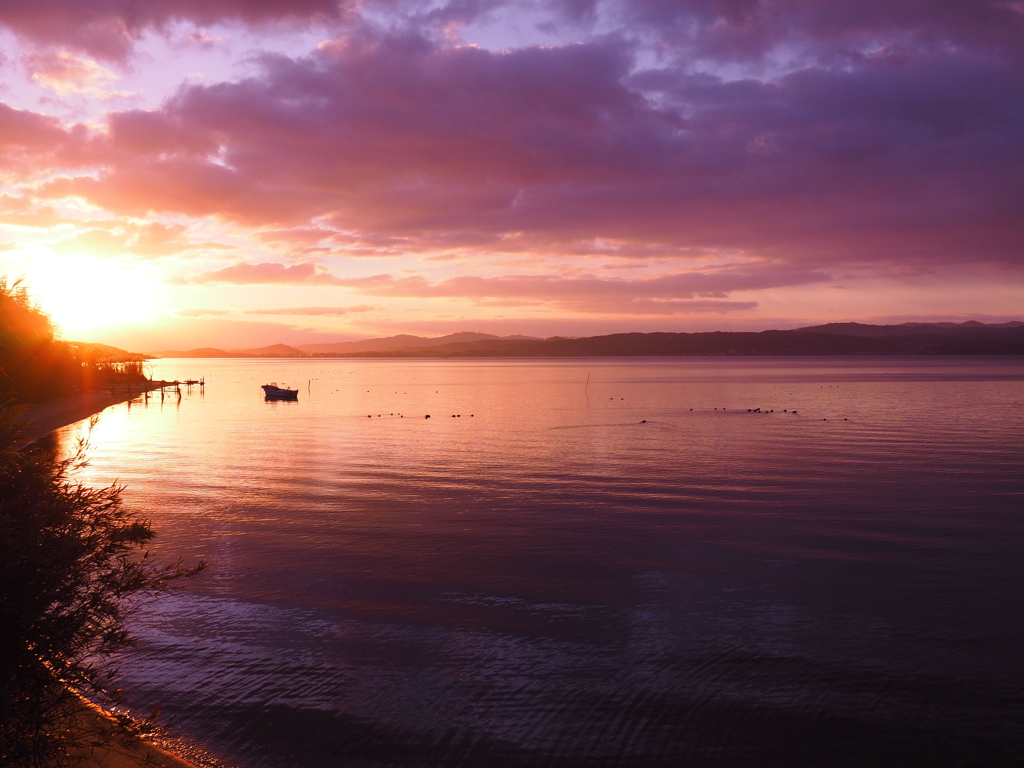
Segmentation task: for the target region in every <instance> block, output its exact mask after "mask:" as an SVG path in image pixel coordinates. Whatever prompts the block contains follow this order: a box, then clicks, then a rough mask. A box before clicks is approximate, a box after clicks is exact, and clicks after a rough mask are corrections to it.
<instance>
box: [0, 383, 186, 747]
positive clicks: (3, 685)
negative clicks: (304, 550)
mask: <svg viewBox="0 0 1024 768" xmlns="http://www.w3.org/2000/svg"><path fill="white" fill-rule="evenodd" d="M23 430H24V423H23V421H22V418H21V414H20V412H19V410H18V409H17V408H16V407H14V406H12V404H11V403H10V402H9V401H8V402H0V764H3V765H27V766H35V765H39V766H42V765H54V764H56V763H59V758H60V756H61V755H64V754H67V752H68V750H69V749H71V748H73V747H74V746H75V745H74V743H73V742H74V731H73V730H69V729H68V724H69V721H70V718H71V717H72V715H73V712H74V711H75V710H76V709H77V699H76V698H75V696H74V694H73V692H74V691H81V692H86V693H89V692H92V693H97V694H101V693H102V691H103V687H104V686H103V683H104V680H103V678H102V675H101V672H102V670H103V666H102V661H103V659H104V658H105V657H107V656H109V655H110V654H111V653H113V652H114V651H116V650H119V649H122V648H124V647H125V646H126V645H128V644H129V642H130V637H129V635H128V632H127V630H126V628H125V619H126V617H127V616H128V614H129V613H130V612H131V610H132V609H133V608H134V607H135V606H137V605H138V604H139V602H140V600H141V599H144V598H146V597H150V596H153V595H155V594H158V593H160V592H162V591H164V590H165V589H166V588H167V587H168V586H169V585H170V584H171V583H172V582H175V581H178V580H180V579H182V578H184V577H187V576H190V575H192V574H194V573H197V572H198V571H199V570H201V569H202V568H203V567H204V563H200V564H199V565H198V566H196V567H192V568H189V567H186V566H184V565H183V564H182V563H181V561H179V562H177V563H174V564H171V565H167V566H161V565H158V564H156V563H154V561H153V560H152V559H150V556H149V553H148V552H145V551H144V549H143V548H144V547H145V545H146V544H147V543H148V542H149V541H150V540H151V539H152V538H153V536H154V533H153V530H152V528H151V527H150V525H149V523H148V522H145V521H142V520H139V519H137V518H136V517H134V516H133V515H132V514H131V513H129V512H127V511H126V510H125V509H124V507H123V505H122V500H121V493H122V487H121V486H118V485H112V486H109V487H105V488H90V487H87V486H85V485H82V484H80V483H77V482H75V481H74V480H73V479H72V473H73V472H74V470H76V469H77V468H79V467H81V466H82V465H83V463H84V459H83V456H84V451H85V446H84V444H82V443H80V444H79V446H78V449H77V451H75V452H74V455H72V456H71V457H69V458H60V457H58V456H57V455H56V452H55V451H53V450H47V449H46V448H44V447H29V448H19V445H21V444H23V442H24V431H23Z"/></svg>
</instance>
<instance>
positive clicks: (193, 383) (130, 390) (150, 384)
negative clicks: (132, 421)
mask: <svg viewBox="0 0 1024 768" xmlns="http://www.w3.org/2000/svg"><path fill="white" fill-rule="evenodd" d="M182 387H184V388H185V390H186V391H187V392H191V391H192V389H193V387H199V391H200V392H203V393H205V392H206V377H205V376H203V377H202V378H199V379H185V380H184V381H180V380H179V379H175V380H174V381H163V380H160V381H149V380H146V381H142V382H139V381H136V382H132V381H123V382H117V381H112V382H111V383H110V394H112V395H115V394H118V393H121V392H126V393H127V394H128V395H133V394H139V395H145V396H146V398H147V399H149V393H150V392H157V391H159V392H160V399H161V400H163V399H164V398H165V397H166V396H167V393H169V392H170V393H172V394H176V395H177V396H178V398H179V399H180V398H181V390H182Z"/></svg>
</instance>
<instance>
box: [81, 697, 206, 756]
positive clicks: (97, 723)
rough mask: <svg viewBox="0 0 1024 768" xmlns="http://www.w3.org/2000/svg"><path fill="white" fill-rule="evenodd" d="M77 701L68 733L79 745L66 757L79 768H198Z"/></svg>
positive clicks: (100, 710) (95, 708)
mask: <svg viewBox="0 0 1024 768" xmlns="http://www.w3.org/2000/svg"><path fill="white" fill-rule="evenodd" d="M79 701H80V704H81V709H80V710H79V711H78V712H77V713H76V714H75V716H74V720H73V723H72V729H73V730H74V731H75V732H76V733H77V735H78V737H79V740H80V744H79V745H77V746H74V747H72V749H71V751H70V754H69V757H71V758H72V760H74V764H75V765H76V766H78V767H79V768H199V766H198V764H196V763H191V762H189V761H188V760H185V759H183V758H181V757H178V756H177V755H174V754H172V753H171V752H169V751H168V750H166V749H163V748H161V747H159V746H156V745H154V744H151V743H149V742H147V741H146V740H145V739H143V738H142V737H140V736H138V735H136V734H134V733H132V732H131V731H130V730H129V729H128V728H125V726H124V725H123V724H121V723H120V722H118V720H117V719H116V718H115V717H114V716H113V715H111V714H110V713H109V712H107V711H106V710H105V709H103V708H102V707H100V706H98V705H96V704H93V703H92V702H91V701H88V700H86V699H82V698H80V699H79Z"/></svg>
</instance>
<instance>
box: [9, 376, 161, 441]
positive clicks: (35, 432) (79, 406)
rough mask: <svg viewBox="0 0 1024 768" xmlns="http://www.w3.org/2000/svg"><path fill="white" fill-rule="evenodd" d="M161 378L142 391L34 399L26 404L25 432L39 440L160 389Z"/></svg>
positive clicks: (142, 388) (91, 393) (32, 439)
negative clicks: (113, 406) (158, 386)
mask: <svg viewBox="0 0 1024 768" xmlns="http://www.w3.org/2000/svg"><path fill="white" fill-rule="evenodd" d="M158 383H159V382H153V383H152V385H150V386H145V387H140V389H139V391H138V392H135V393H133V394H130V395H129V394H128V393H126V392H115V393H110V392H100V391H97V392H82V393H80V394H77V395H60V396H58V397H55V398H52V399H50V400H47V401H46V402H43V403H31V404H29V405H26V406H25V421H26V422H27V423H28V428H27V429H26V430H25V434H26V436H27V437H28V439H29V441H30V442H31V441H35V440H38V439H39V438H41V437H44V436H46V435H48V434H50V433H51V432H54V431H56V430H58V429H61V428H62V427H67V426H69V425H71V424H76V423H77V422H79V421H83V420H85V419H88V418H90V417H91V416H95V415H97V414H99V413H102V412H103V411H105V410H106V409H107V408H109V407H110V406H112V405H118V404H119V403H126V402H128V401H130V400H134V399H135V398H137V397H142V396H143V395H144V394H145V393H146V392H151V391H153V390H154V389H156V385H157V384H158Z"/></svg>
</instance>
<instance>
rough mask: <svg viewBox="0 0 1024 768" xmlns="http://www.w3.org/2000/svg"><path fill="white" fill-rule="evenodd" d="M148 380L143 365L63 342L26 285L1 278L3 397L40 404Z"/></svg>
mask: <svg viewBox="0 0 1024 768" xmlns="http://www.w3.org/2000/svg"><path fill="white" fill-rule="evenodd" d="M145 378H146V377H145V372H144V370H143V363H142V361H141V360H120V361H117V360H111V359H108V358H106V357H104V356H103V355H102V354H101V353H98V352H97V351H96V350H95V349H93V348H92V347H90V345H74V344H68V343H67V342H64V341H61V340H60V339H59V338H58V336H57V331H56V328H55V327H54V325H53V322H52V321H51V320H50V318H49V316H48V315H47V314H46V313H45V312H43V311H42V310H41V309H40V308H39V307H37V306H36V305H35V304H34V303H33V301H32V298H31V296H30V295H29V293H28V290H27V289H26V288H25V286H23V285H21V283H20V281H17V280H15V281H13V282H12V281H10V280H8V279H7V278H5V277H0V396H7V397H12V398H15V399H17V400H19V401H21V402H38V401H41V400H47V399H49V398H51V397H54V396H56V395H61V394H66V393H70V392H74V391H75V390H86V389H96V388H101V387H106V386H111V385H114V384H122V383H123V384H135V385H137V384H140V383H142V382H143V381H145Z"/></svg>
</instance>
